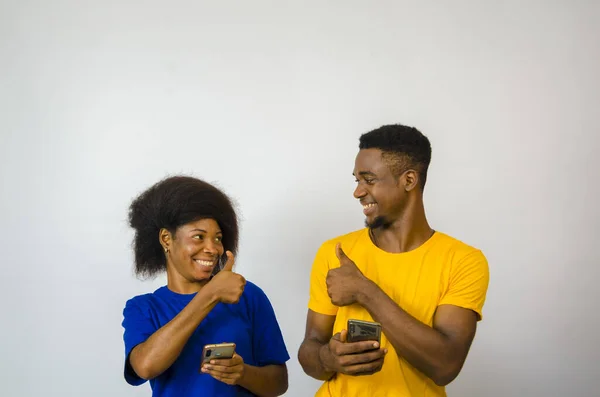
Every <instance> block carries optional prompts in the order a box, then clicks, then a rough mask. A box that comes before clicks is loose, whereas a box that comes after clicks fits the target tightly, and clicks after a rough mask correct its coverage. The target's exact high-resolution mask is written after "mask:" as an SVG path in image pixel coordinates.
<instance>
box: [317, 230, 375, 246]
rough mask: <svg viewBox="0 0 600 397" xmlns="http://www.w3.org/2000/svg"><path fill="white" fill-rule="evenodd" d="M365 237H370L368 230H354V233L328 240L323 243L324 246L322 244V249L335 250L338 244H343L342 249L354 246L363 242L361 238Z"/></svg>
mask: <svg viewBox="0 0 600 397" xmlns="http://www.w3.org/2000/svg"><path fill="white" fill-rule="evenodd" d="M365 235H368V229H367V228H362V229H358V230H354V231H352V232H349V233H346V234H342V235H339V236H337V237H334V238H330V239H329V240H326V241H325V242H323V244H321V247H326V248H335V246H336V244H337V243H340V244H342V247H346V246H354V245H355V244H356V243H357V242H359V241H360V240H361V238H363V237H365Z"/></svg>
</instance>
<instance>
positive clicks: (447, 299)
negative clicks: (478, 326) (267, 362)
mask: <svg viewBox="0 0 600 397" xmlns="http://www.w3.org/2000/svg"><path fill="white" fill-rule="evenodd" d="M338 242H339V243H341V244H342V249H343V250H344V252H345V253H346V255H348V257H349V258H350V259H351V260H352V261H354V263H356V265H357V266H358V268H359V269H360V270H361V271H362V272H363V274H364V275H365V276H366V277H368V278H369V279H370V280H372V281H374V282H375V283H376V284H377V285H378V286H379V288H381V289H382V290H383V291H384V292H385V293H386V294H387V295H388V296H389V297H390V298H392V299H393V300H394V301H395V302H396V303H397V304H398V305H399V306H400V307H401V308H402V309H403V310H405V311H406V312H408V313H409V314H411V315H412V316H413V317H415V318H416V319H417V320H419V321H421V322H423V323H424V324H427V325H429V326H430V327H431V326H432V324H433V316H434V314H435V311H436V309H437V307H438V306H439V305H445V304H448V305H455V306H460V307H463V308H467V309H471V310H473V311H475V312H476V313H477V315H478V319H479V320H481V318H482V309H483V304H484V302H485V296H486V292H487V287H488V282H489V272H488V263H487V260H486V258H485V256H484V255H483V254H482V253H481V251H479V250H478V249H475V248H473V247H470V246H468V245H466V244H464V243H462V242H460V241H458V240H456V239H454V238H452V237H450V236H448V235H446V234H443V233H440V232H435V233H434V234H433V236H432V237H431V238H430V239H429V240H427V241H426V242H425V243H424V244H422V245H421V246H420V247H418V248H416V249H414V250H413V251H409V252H403V253H399V254H393V253H388V252H385V251H383V250H381V249H380V248H378V247H377V246H376V245H375V244H373V242H372V241H371V238H370V237H369V232H368V229H361V230H358V231H355V232H352V233H349V234H346V235H344V236H340V237H338V238H335V239H332V240H329V241H327V242H325V243H323V245H322V246H321V248H320V249H319V251H318V252H317V255H316V258H315V261H314V263H313V267H312V271H311V276H310V299H309V303H308V308H309V309H311V310H312V311H314V312H317V313H322V314H327V315H335V316H336V319H335V325H334V327H333V333H334V334H335V333H337V332H340V331H341V330H342V329H346V327H347V325H346V324H347V321H348V319H350V318H353V319H358V320H367V321H373V319H372V317H371V315H370V314H369V313H368V312H367V310H366V309H364V308H363V307H362V306H360V305H358V304H354V305H350V306H344V307H337V306H335V305H334V304H332V303H331V299H330V298H329V296H328V295H327V285H326V284H325V277H326V276H327V272H328V271H329V269H333V268H336V267H339V266H340V263H339V260H338V259H337V257H336V255H335V245H336V243H338ZM381 346H382V348H387V349H388V353H387V354H386V356H385V360H384V364H383V367H382V369H381V371H379V372H377V373H375V374H373V375H368V376H348V375H344V374H336V375H335V376H334V377H333V378H331V379H330V380H329V381H326V382H325V383H323V385H322V386H321V388H320V389H319V390H318V392H317V394H316V396H317V397H325V396H327V397H352V396H360V397H367V396H368V397H380V396H381V397H383V396H387V397H394V396H398V397H409V396H410V397H417V396H418V397H432V396H435V397H441V396H445V395H446V392H445V388H444V387H441V386H437V385H436V384H435V383H434V382H433V381H432V380H431V379H430V378H428V377H426V376H425V375H423V374H422V373H421V372H420V371H418V370H417V369H415V368H414V367H413V366H412V365H410V364H409V363H408V362H407V361H405V360H404V359H400V358H399V357H398V355H397V354H396V351H395V350H394V347H393V346H392V345H391V343H389V341H388V340H387V338H386V336H385V335H384V334H383V333H382V335H381Z"/></svg>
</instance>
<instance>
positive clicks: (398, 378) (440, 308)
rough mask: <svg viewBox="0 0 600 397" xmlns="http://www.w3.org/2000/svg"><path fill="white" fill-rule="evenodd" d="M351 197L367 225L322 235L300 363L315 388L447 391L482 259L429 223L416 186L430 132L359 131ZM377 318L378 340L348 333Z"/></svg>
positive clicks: (470, 328)
mask: <svg viewBox="0 0 600 397" xmlns="http://www.w3.org/2000/svg"><path fill="white" fill-rule="evenodd" d="M359 148H360V150H359V152H358V155H357V156H356V161H355V166H354V176H355V178H356V182H357V187H356V190H355V191H354V197H355V198H357V199H358V200H360V203H361V204H362V206H363V212H364V214H365V216H366V228H365V229H362V230H358V231H355V232H352V233H349V234H346V235H343V236H340V237H338V238H335V239H332V240H329V241H327V242H325V243H324V244H323V245H322V246H321V248H320V249H319V251H318V252H317V255H316V258H315V261H314V264H313V268H312V271H311V277H310V299H309V303H308V308H309V310H308V315H307V323H306V334H305V337H304V341H303V342H302V345H301V346H300V350H299V352H298V359H299V361H300V364H301V365H302V367H303V368H304V371H305V372H306V373H307V374H308V375H310V376H312V377H313V378H316V379H319V380H323V381H325V382H324V384H323V385H322V386H321V388H320V389H319V390H318V392H317V394H316V395H317V396H319V397H321V396H332V397H342V396H343V397H351V396H369V397H378V396H445V395H446V393H445V386H446V385H447V384H448V383H450V382H451V381H452V380H454V378H456V376H457V375H458V373H459V372H460V370H461V368H462V366H463V363H464V362H465V359H466V357H467V353H468V351H469V348H470V346H471V342H472V341H473V338H474V336H475V329H476V325H477V321H479V320H481V318H482V308H483V304H484V301H485V296H486V292H487V287H488V282H489V273H488V264H487V261H486V258H485V257H484V255H483V254H482V253H481V251H479V250H478V249H476V248H473V247H470V246H468V245H467V244H464V243H462V242H461V241H459V240H457V239H454V238H452V237H450V236H448V235H446V234H443V233H441V232H438V231H434V230H433V229H432V228H431V227H430V226H429V223H428V222H427V218H426V216H425V209H424V205H423V188H424V187H425V181H426V179H427V169H428V166H429V162H430V160H431V146H430V143H429V140H428V139H427V138H426V137H425V136H424V135H423V134H421V132H419V131H418V130H417V129H415V128H411V127H406V126H403V125H387V126H383V127H381V128H378V129H376V130H373V131H371V132H368V133H366V134H364V135H362V136H361V137H360V144H359ZM348 319H358V320H366V321H375V322H378V323H380V324H381V327H382V335H381V344H379V343H377V342H374V341H362V342H354V343H350V342H347V340H346V338H347V329H346V328H347V321H348Z"/></svg>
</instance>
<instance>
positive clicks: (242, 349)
mask: <svg viewBox="0 0 600 397" xmlns="http://www.w3.org/2000/svg"><path fill="white" fill-rule="evenodd" d="M129 223H130V225H131V227H132V228H133V229H134V230H135V238H134V244H133V248H134V251H135V270H136V273H137V274H138V275H144V276H153V275H156V274H157V273H160V272H163V271H166V273H167V285H166V286H164V287H161V288H159V289H157V290H156V291H154V292H153V293H150V294H145V295H140V296H136V297H134V298H132V299H130V300H129V301H127V303H126V305H125V309H124V311H123V316H124V319H123V328H124V329H125V332H124V336H123V339H124V341H125V379H126V380H127V382H128V383H130V384H131V385H141V384H142V383H144V382H145V381H146V380H150V386H151V387H152V395H153V396H177V397H185V396H192V395H193V396H234V395H235V396H254V395H257V396H279V395H281V394H283V393H285V391H286V390H287V386H288V380H287V367H286V364H285V363H286V361H287V360H289V358H290V357H289V355H288V352H287V349H286V347H285V344H284V341H283V337H282V335H281V330H280V328H279V325H278V323H277V320H276V318H275V313H274V312H273V308H272V306H271V304H270V302H269V300H268V298H267V297H266V295H265V294H264V292H263V291H262V290H261V289H260V288H259V287H257V286H256V285H254V284H252V283H251V282H249V281H246V280H244V278H243V277H242V276H241V275H239V274H237V273H234V272H233V271H232V267H233V263H234V254H235V253H236V252H237V244H238V224H237V217H236V214H235V211H234V209H233V206H232V205H231V201H230V200H229V198H228V197H227V196H226V195H225V194H224V193H223V192H221V191H220V190H219V189H217V188H216V187H214V186H212V185H210V184H208V183H206V182H203V181H201V180H198V179H195V178H191V177H184V176H177V177H171V178H167V179H165V180H162V181H160V182H158V183H157V184H155V185H154V186H152V187H151V188H149V189H148V190H146V191H145V192H144V193H142V194H141V195H140V196H139V197H138V198H136V199H135V200H134V201H133V203H132V204H131V207H130V210H129ZM222 342H233V343H235V344H236V352H235V355H234V356H233V357H232V358H231V359H220V360H210V362H209V363H207V364H202V365H201V360H202V350H203V347H204V346H205V345H207V344H215V343H222Z"/></svg>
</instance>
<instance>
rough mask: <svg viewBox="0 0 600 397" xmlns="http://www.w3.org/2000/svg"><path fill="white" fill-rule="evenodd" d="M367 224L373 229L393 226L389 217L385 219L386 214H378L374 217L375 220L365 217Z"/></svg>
mask: <svg viewBox="0 0 600 397" xmlns="http://www.w3.org/2000/svg"><path fill="white" fill-rule="evenodd" d="M365 226H366V227H368V228H369V229H371V230H375V229H383V230H385V229H387V228H389V227H390V226H392V223H391V222H389V221H388V220H387V219H385V217H384V216H376V217H375V219H373V222H370V223H369V221H368V220H366V219H365Z"/></svg>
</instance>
